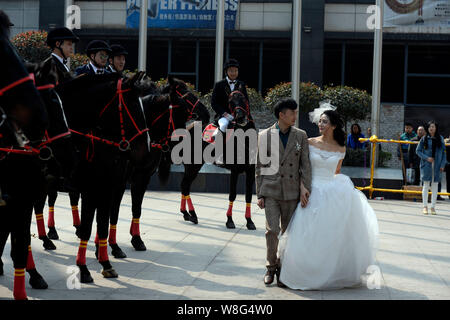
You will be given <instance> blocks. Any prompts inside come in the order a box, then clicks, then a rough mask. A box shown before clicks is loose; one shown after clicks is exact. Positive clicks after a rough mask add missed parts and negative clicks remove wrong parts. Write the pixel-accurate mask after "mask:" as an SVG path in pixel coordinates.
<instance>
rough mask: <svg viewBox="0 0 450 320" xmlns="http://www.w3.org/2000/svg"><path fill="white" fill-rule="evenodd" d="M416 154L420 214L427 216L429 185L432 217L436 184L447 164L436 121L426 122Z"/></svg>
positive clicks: (434, 210)
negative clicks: (421, 204)
mask: <svg viewBox="0 0 450 320" xmlns="http://www.w3.org/2000/svg"><path fill="white" fill-rule="evenodd" d="M416 153H417V155H418V156H419V157H420V179H421V180H422V182H423V189H422V202H423V211H422V212H423V214H428V189H429V188H430V184H431V214H433V215H434V214H436V200H437V193H438V184H439V182H440V181H441V177H442V172H443V171H444V167H445V164H446V163H447V159H446V156H445V142H444V138H443V137H442V136H441V135H440V134H439V126H438V124H437V122H436V121H433V120H432V121H430V122H428V125H427V134H426V135H425V136H423V137H422V138H421V139H420V142H419V145H418V146H417V149H416Z"/></svg>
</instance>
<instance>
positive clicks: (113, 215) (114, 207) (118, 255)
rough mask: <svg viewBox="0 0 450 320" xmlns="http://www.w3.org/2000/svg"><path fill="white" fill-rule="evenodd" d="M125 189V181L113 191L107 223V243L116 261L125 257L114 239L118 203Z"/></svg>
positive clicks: (118, 209) (117, 218) (117, 217)
mask: <svg viewBox="0 0 450 320" xmlns="http://www.w3.org/2000/svg"><path fill="white" fill-rule="evenodd" d="M125 189H126V181H123V183H120V184H118V185H117V188H116V189H115V192H114V196H113V198H112V199H113V200H112V207H111V217H110V222H109V237H108V243H109V246H110V247H111V249H112V251H111V254H112V255H113V256H114V258H118V259H123V258H126V257H127V255H126V254H125V252H123V251H122V249H120V247H119V246H118V245H117V239H116V234H117V222H118V221H119V211H120V203H121V202H122V198H123V194H124V193H125Z"/></svg>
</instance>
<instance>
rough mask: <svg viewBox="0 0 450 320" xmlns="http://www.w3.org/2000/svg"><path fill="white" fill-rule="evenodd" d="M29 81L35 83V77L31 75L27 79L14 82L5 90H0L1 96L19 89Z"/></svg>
mask: <svg viewBox="0 0 450 320" xmlns="http://www.w3.org/2000/svg"><path fill="white" fill-rule="evenodd" d="M27 81H33V83H34V75H32V74H29V75H28V76H26V77H23V78H22V79H19V80H17V81H14V82H13V83H11V84H9V85H7V86H6V87H4V88H3V89H0V96H2V95H4V94H5V92H6V91H8V90H11V89H12V88H14V87H17V86H18V85H20V84H22V83H24V82H27Z"/></svg>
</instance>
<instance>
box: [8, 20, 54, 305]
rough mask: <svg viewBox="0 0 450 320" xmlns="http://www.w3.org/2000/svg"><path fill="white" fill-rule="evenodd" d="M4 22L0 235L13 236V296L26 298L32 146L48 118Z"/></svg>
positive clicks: (34, 164) (34, 181)
mask: <svg viewBox="0 0 450 320" xmlns="http://www.w3.org/2000/svg"><path fill="white" fill-rule="evenodd" d="M7 19H8V18H7V16H6V15H4V14H0V67H1V69H2V77H1V78H0V190H1V192H0V196H1V197H0V200H1V204H0V216H1V218H2V220H3V221H2V223H1V224H0V232H1V235H2V239H4V235H5V234H6V238H7V236H8V234H9V233H10V234H11V257H12V259H13V264H14V270H15V271H14V289H13V296H14V298H15V299H17V300H24V299H27V293H26V290H25V269H26V268H27V266H28V267H30V265H27V264H28V263H31V261H30V259H29V258H28V257H29V244H30V224H31V215H32V205H33V201H34V200H35V197H36V192H35V191H36V187H37V186H38V180H39V173H40V168H39V163H38V158H37V157H36V155H37V151H36V147H37V145H38V144H40V143H41V141H42V138H43V137H44V131H45V129H46V128H47V126H48V115H47V112H46V110H45V106H44V103H43V101H42V99H41V97H40V95H39V92H38V91H37V90H36V87H35V86H34V84H33V78H32V76H31V75H29V74H28V72H27V70H26V69H25V66H24V65H23V62H22V59H21V58H20V57H19V56H18V54H17V52H16V50H15V49H14V48H13V46H12V44H11V43H10V41H9V39H8V34H9V25H10V24H9V22H8V21H7ZM0 274H3V263H2V262H0Z"/></svg>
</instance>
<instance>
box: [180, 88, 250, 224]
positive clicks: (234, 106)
mask: <svg viewBox="0 0 450 320" xmlns="http://www.w3.org/2000/svg"><path fill="white" fill-rule="evenodd" d="M241 90H242V88H241ZM228 106H229V109H230V114H232V115H233V116H234V121H233V124H232V129H233V130H234V131H235V132H236V133H237V132H238V131H237V130H239V129H240V130H242V131H243V132H244V133H245V132H246V131H247V130H256V129H255V124H254V121H253V119H252V117H251V115H250V109H249V105H248V101H247V99H246V98H245V97H244V95H243V94H242V92H241V91H239V88H238V90H235V91H233V92H232V93H231V94H230V96H229V104H228ZM203 129H205V128H203ZM189 132H190V134H191V137H192V136H193V129H191V130H190V131H189ZM255 132H256V131H255ZM219 134H220V133H219ZM233 139H235V138H233ZM222 141H225V139H223V140H222ZM229 142H231V141H229ZM216 143H220V142H219V141H216ZM255 144H256V142H254V143H253V144H251V143H250V142H249V141H247V140H245V143H241V144H240V147H238V146H237V145H236V144H234V147H235V148H234V155H235V157H234V159H231V160H232V161H230V162H227V161H225V160H226V156H225V155H226V152H225V150H226V148H225V145H224V146H223V162H224V164H223V165H218V164H217V163H216V162H214V164H215V165H218V166H220V167H224V168H226V169H229V170H230V171H231V174H230V192H229V206H228V211H227V213H226V216H227V222H226V227H227V228H228V229H234V228H235V227H236V226H235V224H234V221H233V218H232V214H233V202H234V200H235V199H236V193H237V190H236V186H237V181H238V177H239V175H240V174H241V173H244V174H245V177H246V183H245V184H246V188H245V200H246V211H245V218H246V220H247V224H246V226H247V229H249V230H255V229H256V227H255V224H254V223H253V221H252V219H251V200H252V194H253V184H254V182H255V163H254V161H253V154H252V152H250V149H252V148H253V147H254V145H255ZM208 145H209V143H208V142H206V141H205V139H204V140H203V141H202V152H203V151H204V150H205V148H206V147H207V146H208ZM242 146H243V148H242ZM238 149H240V150H238ZM242 149H243V150H242ZM252 150H253V149H252ZM216 151H217V144H216ZM237 151H245V152H244V156H245V159H243V160H244V161H238V160H239V159H238V156H239V152H237ZM194 153H195V151H194V146H192V148H191V154H192V155H193V156H192V159H191V161H190V163H184V175H183V178H182V181H181V204H180V212H181V213H182V214H183V218H184V220H185V221H190V222H192V223H194V224H197V223H198V218H197V214H196V212H195V208H194V205H193V204H192V200H191V197H190V188H191V185H192V182H193V181H194V180H195V178H196V177H197V175H198V173H199V171H200V169H201V168H202V166H203V165H204V163H205V161H204V159H203V158H202V161H201V163H194ZM253 153H254V150H253ZM215 156H216V159H217V158H218V157H219V156H220V154H217V153H216V155H215ZM239 162H241V163H239ZM186 203H187V205H188V208H187V209H188V210H186Z"/></svg>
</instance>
